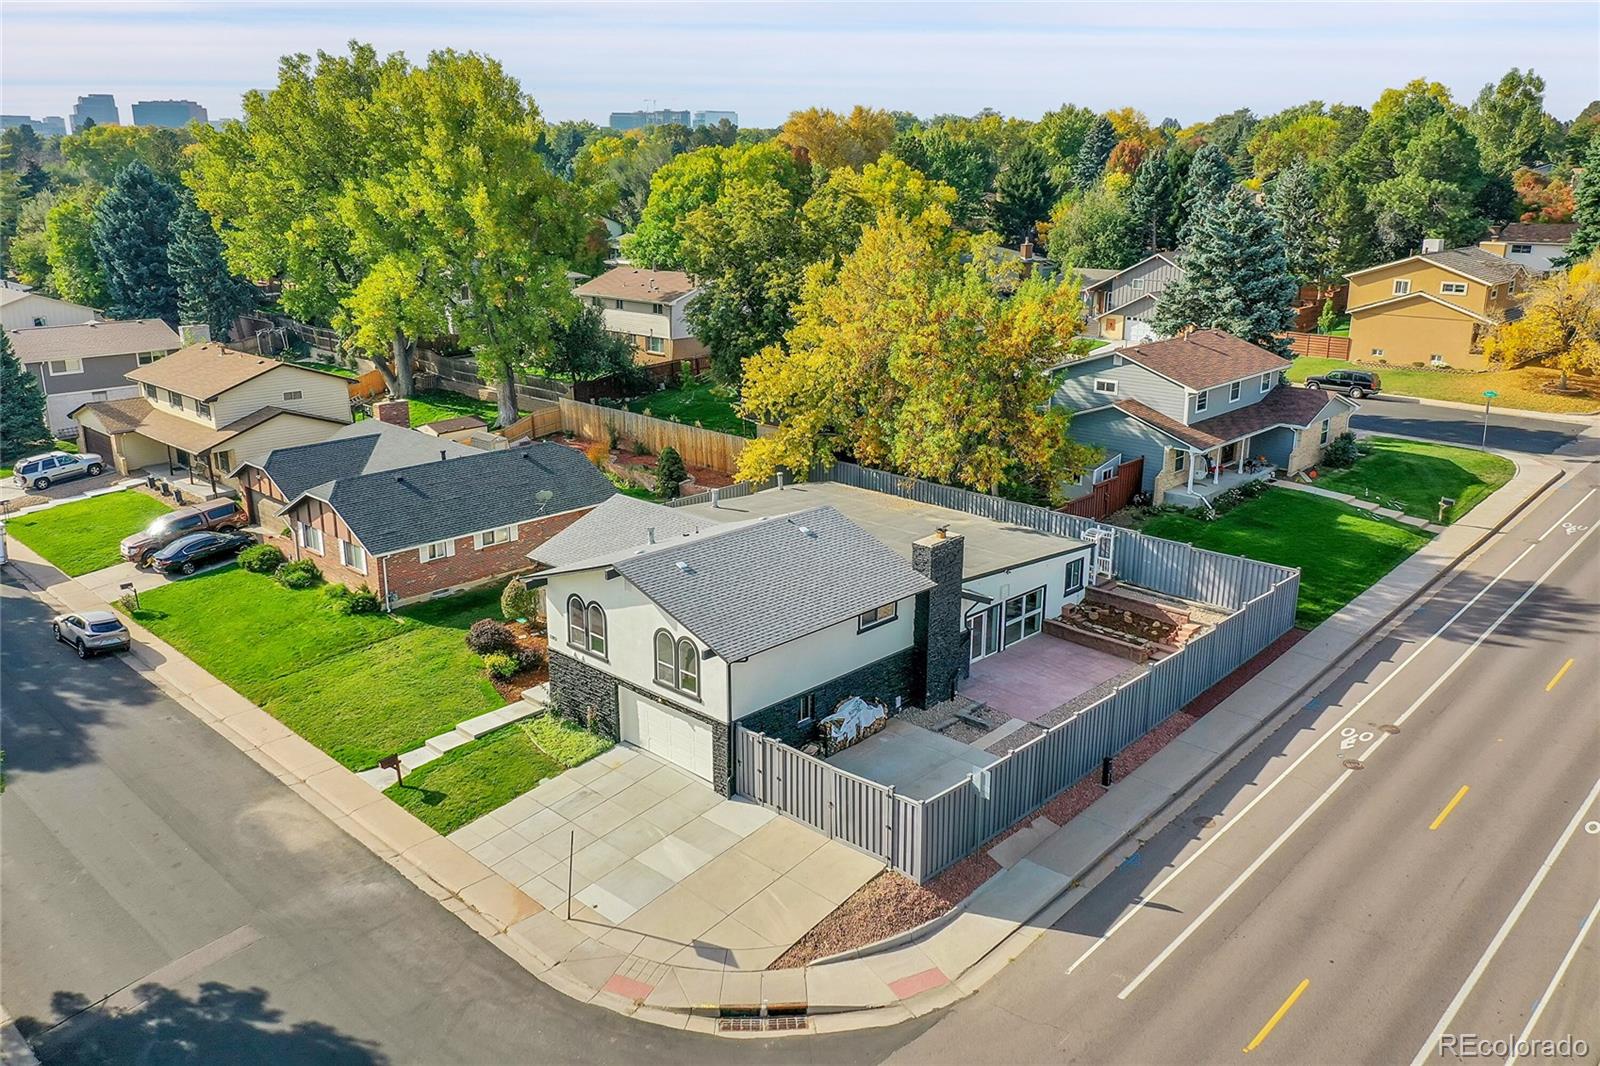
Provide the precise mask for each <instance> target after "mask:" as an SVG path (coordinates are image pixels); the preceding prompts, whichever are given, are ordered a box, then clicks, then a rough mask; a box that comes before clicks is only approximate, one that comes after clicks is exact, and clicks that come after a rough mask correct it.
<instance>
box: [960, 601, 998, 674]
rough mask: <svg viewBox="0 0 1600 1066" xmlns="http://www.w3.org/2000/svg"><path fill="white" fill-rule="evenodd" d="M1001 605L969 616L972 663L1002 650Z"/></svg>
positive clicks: (969, 645)
mask: <svg viewBox="0 0 1600 1066" xmlns="http://www.w3.org/2000/svg"><path fill="white" fill-rule="evenodd" d="M999 621H1000V604H998V603H997V604H995V605H994V606H993V607H985V608H983V609H982V610H981V611H975V612H973V613H972V614H970V615H968V616H967V630H968V635H969V637H970V640H969V641H968V642H967V647H968V655H969V656H970V657H971V661H972V662H977V661H978V660H979V659H982V658H985V657H987V656H990V655H993V654H994V653H995V652H997V651H999V650H1000V626H999Z"/></svg>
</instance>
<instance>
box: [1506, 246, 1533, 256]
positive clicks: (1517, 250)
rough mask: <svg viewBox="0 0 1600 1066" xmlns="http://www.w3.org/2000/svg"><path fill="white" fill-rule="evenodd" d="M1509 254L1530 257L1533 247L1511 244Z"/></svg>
mask: <svg viewBox="0 0 1600 1066" xmlns="http://www.w3.org/2000/svg"><path fill="white" fill-rule="evenodd" d="M1511 254H1512V255H1532V254H1533V245H1531V244H1513V245H1512V246H1511Z"/></svg>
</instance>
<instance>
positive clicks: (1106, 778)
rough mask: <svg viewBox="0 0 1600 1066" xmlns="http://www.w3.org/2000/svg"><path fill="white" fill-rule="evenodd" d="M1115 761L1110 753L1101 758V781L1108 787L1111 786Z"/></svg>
mask: <svg viewBox="0 0 1600 1066" xmlns="http://www.w3.org/2000/svg"><path fill="white" fill-rule="evenodd" d="M1114 762H1115V760H1114V759H1113V758H1112V757H1111V756H1110V755H1107V756H1106V757H1105V758H1104V759H1101V760H1100V783H1101V784H1102V785H1104V786H1105V787H1106V788H1110V787H1111V768H1112V765H1113V763H1114Z"/></svg>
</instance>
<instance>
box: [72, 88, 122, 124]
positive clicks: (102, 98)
mask: <svg viewBox="0 0 1600 1066" xmlns="http://www.w3.org/2000/svg"><path fill="white" fill-rule="evenodd" d="M119 121H120V119H119V118H118V116H117V101H116V98H115V97H113V96H112V95H111V94H110V93H90V94H89V95H87V96H80V97H78V102H77V103H76V104H74V105H73V108H72V132H73V133H77V132H78V131H79V130H81V129H83V127H84V124H85V123H86V122H93V123H94V124H95V125H96V126H115V125H117V124H118V123H119Z"/></svg>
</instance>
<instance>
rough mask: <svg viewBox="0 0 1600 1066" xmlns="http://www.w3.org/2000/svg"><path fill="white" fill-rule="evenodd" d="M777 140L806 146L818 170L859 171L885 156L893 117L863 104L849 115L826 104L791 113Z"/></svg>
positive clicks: (801, 146)
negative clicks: (845, 168)
mask: <svg viewBox="0 0 1600 1066" xmlns="http://www.w3.org/2000/svg"><path fill="white" fill-rule="evenodd" d="M777 139H778V141H779V143H781V144H783V145H784V146H785V147H787V148H790V149H800V148H803V149H805V151H806V154H807V155H808V156H809V157H810V159H811V165H812V166H814V167H817V168H819V169H822V170H832V169H833V168H834V167H854V168H855V169H857V170H860V169H861V168H862V167H863V166H865V165H866V164H868V163H870V162H872V161H873V160H875V159H877V158H878V156H880V155H882V154H883V150H884V149H885V148H887V147H889V142H890V141H892V140H894V116H893V115H891V114H889V112H887V111H881V110H879V109H877V108H872V107H862V106H861V105H860V104H857V105H856V106H855V107H854V108H852V109H851V111H850V113H849V114H848V115H841V114H840V113H839V112H837V111H830V110H828V109H827V108H824V107H808V108H806V109H805V110H804V111H796V112H794V113H793V114H792V115H790V116H789V119H788V121H787V122H785V123H784V124H783V128H782V129H780V130H779V131H778V138H777Z"/></svg>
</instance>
